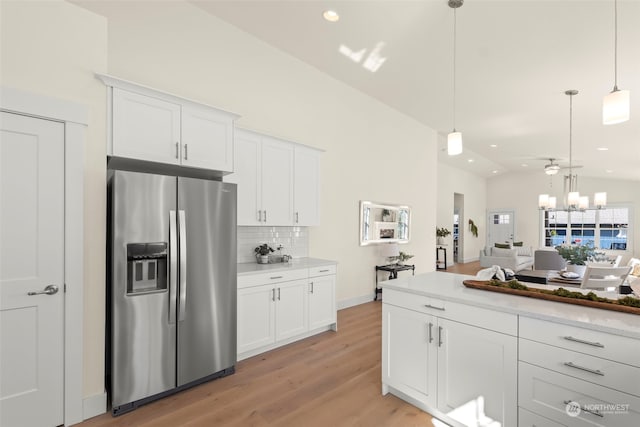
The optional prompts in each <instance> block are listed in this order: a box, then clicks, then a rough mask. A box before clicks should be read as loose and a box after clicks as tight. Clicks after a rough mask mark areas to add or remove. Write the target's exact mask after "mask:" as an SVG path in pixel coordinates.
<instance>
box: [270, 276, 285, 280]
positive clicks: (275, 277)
mask: <svg viewBox="0 0 640 427" xmlns="http://www.w3.org/2000/svg"><path fill="white" fill-rule="evenodd" d="M269 279H271V280H276V279H282V276H273V277H269Z"/></svg>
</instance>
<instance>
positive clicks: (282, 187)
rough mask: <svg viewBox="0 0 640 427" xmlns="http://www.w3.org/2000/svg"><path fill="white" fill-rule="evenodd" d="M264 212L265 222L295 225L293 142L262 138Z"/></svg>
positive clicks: (266, 223)
mask: <svg viewBox="0 0 640 427" xmlns="http://www.w3.org/2000/svg"><path fill="white" fill-rule="evenodd" d="M262 212H263V214H264V224H265V225H293V145H292V144H290V143H288V142H284V141H280V140H277V139H273V138H270V137H266V136H265V137H263V138H262Z"/></svg>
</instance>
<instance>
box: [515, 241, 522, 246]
mask: <svg viewBox="0 0 640 427" xmlns="http://www.w3.org/2000/svg"><path fill="white" fill-rule="evenodd" d="M513 246H524V242H513Z"/></svg>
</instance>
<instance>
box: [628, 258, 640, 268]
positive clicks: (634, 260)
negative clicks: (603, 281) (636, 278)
mask: <svg viewBox="0 0 640 427" xmlns="http://www.w3.org/2000/svg"><path fill="white" fill-rule="evenodd" d="M637 264H640V259H638V258H631V259H630V260H629V262H628V263H627V267H635V266H636V265H637Z"/></svg>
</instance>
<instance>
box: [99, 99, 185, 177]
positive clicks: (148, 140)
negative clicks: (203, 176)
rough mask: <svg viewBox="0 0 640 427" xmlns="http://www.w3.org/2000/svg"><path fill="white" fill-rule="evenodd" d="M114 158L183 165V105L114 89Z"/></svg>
mask: <svg viewBox="0 0 640 427" xmlns="http://www.w3.org/2000/svg"><path fill="white" fill-rule="evenodd" d="M112 132H113V150H112V153H110V154H112V155H114V156H118V157H126V158H130V159H139V160H149V161H152V162H161V163H171V164H177V165H179V164H180V105H178V104H174V103H171V102H166V101H163V100H161V99H157V98H153V97H150V96H145V95H140V94H137V93H134V92H129V91H126V90H122V89H118V88H113V122H112Z"/></svg>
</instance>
